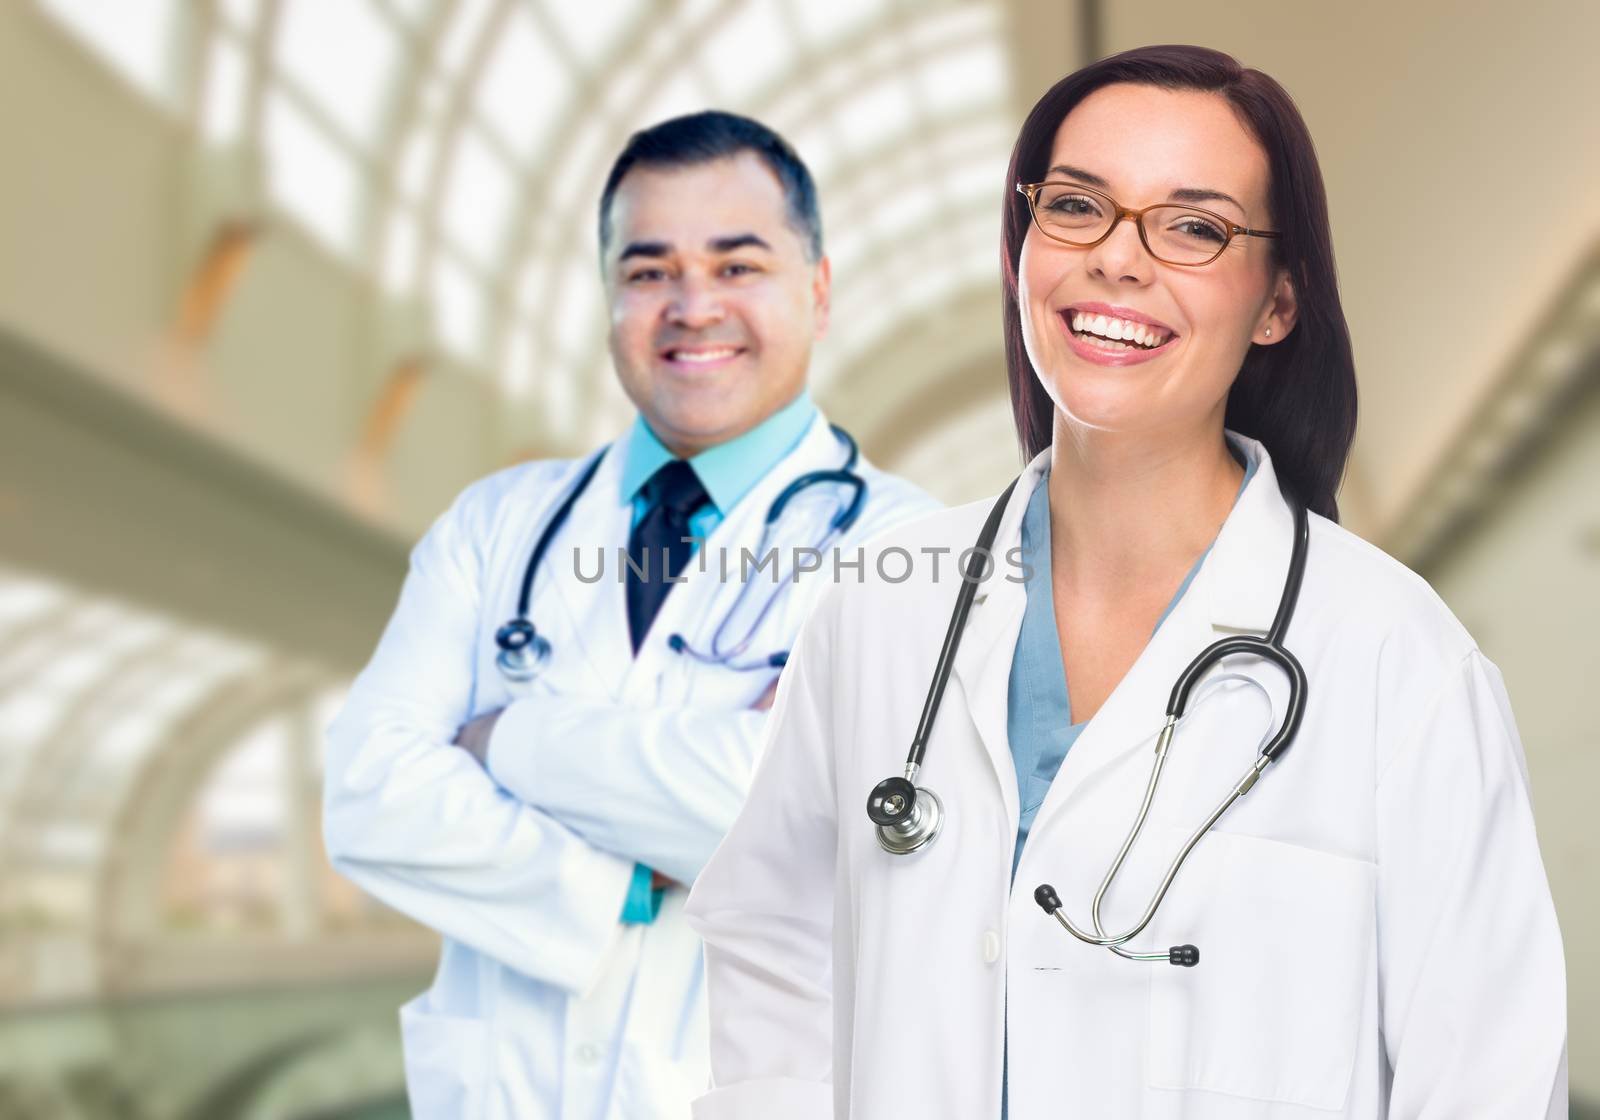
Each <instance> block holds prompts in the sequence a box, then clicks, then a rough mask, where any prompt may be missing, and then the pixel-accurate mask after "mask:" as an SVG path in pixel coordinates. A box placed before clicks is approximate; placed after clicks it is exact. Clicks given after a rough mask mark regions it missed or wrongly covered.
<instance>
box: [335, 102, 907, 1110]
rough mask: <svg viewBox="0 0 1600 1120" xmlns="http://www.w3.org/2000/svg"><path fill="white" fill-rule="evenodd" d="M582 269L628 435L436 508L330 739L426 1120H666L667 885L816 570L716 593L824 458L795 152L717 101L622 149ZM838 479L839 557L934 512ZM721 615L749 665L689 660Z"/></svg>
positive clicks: (691, 956) (682, 878)
mask: <svg viewBox="0 0 1600 1120" xmlns="http://www.w3.org/2000/svg"><path fill="white" fill-rule="evenodd" d="M600 252H601V258H602V271H603V275H604V283H605V288H606V293H607V296H608V299H609V304H610V313H611V328H610V340H609V341H610V349H611V353H612V357H613V360H614V363H615V367H616V370H617V373H618V376H619V378H620V380H621V383H622V387H623V389H624V390H625V391H626V393H627V394H628V396H629V398H630V399H631V400H632V401H633V403H634V404H635V405H636V406H637V408H638V410H639V415H638V418H637V420H636V421H635V422H634V424H633V426H632V428H631V430H630V431H628V432H627V433H626V434H625V435H624V436H622V437H621V438H619V439H617V440H616V441H614V442H613V443H612V444H610V445H609V446H608V447H606V448H605V449H604V450H603V454H601V455H600V456H599V458H598V466H597V467H596V469H595V472H594V473H593V475H592V477H591V478H589V479H588V481H587V483H586V484H582V485H580V481H581V479H582V477H583V475H584V473H585V470H586V468H587V467H588V466H590V465H591V463H593V462H594V461H595V457H594V456H589V457H585V458H584V459H582V460H577V461H544V462H534V463H525V464H522V465H519V466H516V467H513V468H511V469H509V470H506V471H502V472H500V473H498V474H494V475H491V476H489V477H488V478H485V479H483V480H480V481H479V482H477V483H474V484H473V485H471V486H469V487H468V488H467V489H466V490H465V491H464V492H463V493H462V494H461V495H460V496H459V497H458V498H457V499H456V501H455V503H454V504H453V505H452V506H451V507H450V509H449V510H448V511H447V512H445V513H444V514H443V515H442V516H441V517H440V518H439V519H438V520H437V521H436V522H435V523H434V525H433V526H432V528H431V529H430V530H429V531H428V533H427V535H426V536H425V537H424V538H423V539H422V541H421V542H420V543H419V544H418V545H417V546H416V549H415V550H414V552H413V553H412V557H411V569H410V573H409V575H408V576H407V578H406V582H405V586H404V588H403V590H402V592H401V595H400V600H399V604H398V606H397V608H396V611H395V614H394V616H393V618H392V619H391V620H390V622H389V625H388V627H387V629H386V630H385V631H384V634H383V636H382V639H381V641H380V642H379V645H378V648H377V651H376V653H375V654H374V655H373V658H372V661H371V663H370V664H369V665H368V666H367V668H366V669H365V670H364V671H363V672H362V674H361V675H360V676H359V677H358V678H357V680H356V682H355V684H354V686H353V688H352V691H351V693H350V696H349V699H348V700H347V702H346V704H345V706H344V708H343V710H342V711H341V712H340V713H339V715H338V717H337V718H336V719H335V721H334V722H333V724H332V725H331V727H330V728H329V730H328V736H327V745H328V751H327V779H326V788H325V805H324V809H325V820H324V828H325V837H326V843H327V847H328V852H329V855H330V858H331V859H332V861H333V863H334V866H335V867H336V868H338V870H339V871H341V872H342V873H343V874H345V875H347V876H348V877H350V878H351V879H352V880H354V881H355V882H356V883H358V884H359V885H361V886H362V887H363V888H365V889H366V890H368V891H370V892H371V893H372V894H374V895H376V896H377V897H378V898H380V899H382V900H383V901H384V902H385V903H387V904H388V905H390V906H392V907H394V908H395V909H397V910H399V911H401V912H402V913H405V914H407V915H409V916H411V917H412V918H415V919H416V920H417V921H419V922H422V923H423V924H425V925H427V926H429V927H431V928H433V929H435V930H437V931H439V933H440V934H441V935H442V936H443V950H442V956H441V959H440V963H439V968H438V973H437V975H436V977H435V980H434V984H433V986H432V988H431V989H430V990H429V991H428V992H426V993H425V994H423V995H421V996H419V997H418V998H417V999H415V1000H413V1001H412V1002H411V1003H409V1004H407V1005H406V1006H405V1007H404V1008H402V1010H401V1020H402V1027H403V1033H404V1042H405V1057H406V1081H407V1090H408V1094H409V1096H410V1100H411V1106H412V1109H413V1112H414V1114H415V1115H416V1116H417V1117H419V1118H424V1120H425V1118H430V1117H469V1118H479V1117H485V1118H487V1117H508V1118H509V1117H515V1118H517V1120H538V1118H545V1117H550V1118H554V1117H562V1118H564V1120H599V1118H602V1117H605V1118H611V1120H636V1118H654V1117H686V1116H688V1114H689V1106H688V1102H689V1100H690V1099H691V1098H692V1097H693V1096H694V1095H696V1094H697V1093H699V1092H700V1091H702V1090H703V1088H704V1086H705V1084H706V1083H707V1073H708V1067H707V1057H706V1047H707V1035H708V1029H707V1022H706V1004H705V995H704V985H703V970H702V956H701V946H700V942H699V940H698V938H697V937H696V936H695V935H694V934H693V933H692V932H691V931H690V929H689V928H688V926H687V925H686V923H685V922H684V920H683V917H682V904H683V899H684V896H685V894H686V891H685V890H684V889H683V886H682V885H685V884H689V883H692V882H693V880H694V878H695V876H696V874H697V873H698V872H699V870H700V868H701V866H702V865H703V864H704V863H705V861H706V860H707V859H708V858H709V857H710V855H711V853H712V851H713V849H714V848H715V847H716V845H717V843H718V842H719V841H720V839H721V837H722V835H723V833H724V832H725V831H726V829H727V827H728V825H729V824H730V823H731V822H732V820H733V818H734V816H735V814H736V813H737V811H738V809H739V807H740V804H741V802H742V800H743V796H744V793H745V789H746V786H747V784H748V781H749V778H750V775H751V773H752V771H753V768H754V763H755V753H756V749H757V746H758V743H759V740H760V734H761V730H762V725H763V723H764V721H765V718H766V711H765V709H766V708H767V707H768V706H769V705H770V704H771V700H772V695H773V690H774V689H775V687H776V678H777V674H778V669H777V668H775V667H770V666H768V665H766V664H764V663H762V662H761V660H760V659H761V658H764V657H766V655H768V654H769V653H772V652H781V651H785V650H787V649H788V647H789V646H790V645H791V644H792V642H793V638H794V635H795V633H796V632H797V631H798V629H799V625H800V622H801V621H802V619H803V617H804V615H805V612H806V610H807V608H808V607H809V604H810V602H811V600H812V598H813V596H814V594H815V592H816V590H817V589H818V587H819V586H820V585H821V582H822V581H825V580H828V579H830V578H832V576H833V575H834V574H836V573H837V572H838V569H835V568H834V567H833V566H832V565H831V564H828V563H824V564H822V565H821V566H820V570H819V571H817V572H815V573H814V574H809V575H803V576H801V577H800V578H798V579H797V580H790V579H780V580H778V581H776V582H775V581H774V580H773V578H772V575H771V574H770V569H769V570H767V571H762V570H759V569H758V570H756V571H754V572H751V571H750V569H749V568H748V567H746V568H745V569H744V570H745V572H746V575H747V578H748V579H750V580H752V581H755V584H756V585H755V586H752V587H750V588H748V591H747V598H746V599H745V600H744V601H742V602H740V601H738V595H739V591H740V570H741V568H740V560H741V550H749V552H750V553H752V554H755V553H757V551H758V549H759V548H760V547H761V542H762V525H763V522H764V520H765V519H766V516H767V513H768V510H769V508H770V507H771V506H772V504H773V502H774V500H775V499H776V498H777V497H778V496H779V494H780V493H781V492H782V491H783V490H784V489H785V488H786V487H787V486H788V485H789V484H790V483H791V482H793V481H794V480H795V479H796V478H798V477H799V476H801V475H803V474H805V473H807V472H811V471H819V470H823V471H826V470H838V469H839V468H841V467H844V466H845V465H846V461H847V457H848V454H849V452H848V449H847V447H846V444H845V442H844V441H843V440H841V438H839V437H838V436H837V435H836V434H835V433H834V432H833V431H832V430H831V429H830V426H829V424H828V423H827V421H826V420H825V419H824V417H823V416H822V415H821V414H820V413H819V411H818V410H817V408H816V406H815V405H814V404H813V403H812V402H811V400H810V398H809V396H808V394H807V390H806V370H807V366H808V364H809V359H810V354H811V346H812V344H813V341H814V340H816V339H818V338H820V337H821V336H822V334H823V332H824V330H825V328H826V325H827V320H828V310H829V303H828V300H829V280H830V273H829V264H828V261H827V258H826V257H825V256H824V255H823V253H822V238H821V226H820V221H819V218H818V214H817V207H816V196H815V190H814V187H813V184H812V180H811V177H810V174H809V172H808V171H807V170H806V168H805V166H804V165H803V164H802V163H801V161H800V160H799V158H798V157H797V156H796V155H795V153H794V151H793V150H792V149H791V148H790V147H789V145H788V144H787V143H785V142H784V141H783V140H782V139H781V138H780V137H778V136H777V135H775V134H774V133H772V132H771V131H770V130H768V129H767V128H765V127H764V126H762V125H760V124H758V123H756V122H754V121H751V120H748V119H746V118H742V117H737V116H733V115H731V114H727V113H721V112H706V113H699V114H695V115H692V116H688V117H680V118H677V119H674V120H670V121H667V122H665V123H663V124H660V125H657V126H655V127H653V128H651V129H647V130H645V131H643V132H640V133H637V134H635V135H634V136H633V137H632V139H631V140H630V141H629V143H628V145H627V147H626V148H625V149H624V150H623V152H622V153H621V154H620V155H619V156H618V158H617V160H616V163H615V164H614V166H613V168H612V170H611V173H610V175H609V177H608V179H607V182H606V185H605V189H604V191H603V193H602V196H601V200H600ZM853 469H854V471H855V472H856V473H857V474H858V475H859V476H860V477H861V478H862V479H863V480H864V481H865V483H866V493H865V503H864V507H863V509H862V512H861V514H860V516H859V517H858V519H857V520H856V521H855V522H854V524H853V525H852V526H851V527H850V528H849V529H848V531H847V532H846V533H845V534H844V535H843V536H842V537H840V538H838V539H837V540H836V541H835V542H834V545H835V547H837V548H838V549H839V550H840V555H841V556H843V557H844V558H845V560H846V562H848V559H849V557H850V556H852V555H853V554H855V553H856V551H857V546H858V545H859V544H860V543H861V542H863V541H865V540H866V539H867V538H868V537H870V536H871V535H873V534H874V533H875V532H877V531H878V530H880V529H883V528H885V527H887V526H889V525H891V524H893V523H896V522H898V521H901V520H903V519H905V518H907V517H909V516H912V515H914V514H917V513H920V512H924V511H926V510H929V509H931V508H933V503H932V501H931V499H929V498H928V497H927V496H926V495H924V494H923V493H922V492H920V491H919V490H917V489H916V488H914V487H913V486H911V485H909V484H908V483H906V482H904V481H902V480H900V479H897V478H894V477H892V476H889V475H886V474H885V473H883V472H882V471H879V470H877V469H876V468H874V467H873V466H871V465H870V464H868V463H867V462H866V461H865V460H864V459H858V460H857V461H856V463H855V465H854V468H853ZM574 493H576V495H577V496H576V499H575V500H574V501H573V503H572V505H571V509H570V514H569V515H568V517H567V518H566V520H565V522H564V523H562V524H561V526H560V528H559V529H558V531H557V532H556V533H555V535H554V537H553V539H552V540H551V542H550V546H549V547H548V549H547V550H546V552H545V555H544V558H543V561H542V563H541V565H540V566H539V570H538V571H537V574H536V577H535V579H534V582H533V586H532V593H531V597H530V601H529V608H528V611H527V617H528V619H529V621H531V622H532V624H533V625H534V626H535V627H536V628H537V630H538V633H539V635H540V636H541V638H542V639H543V640H545V641H548V642H549V643H550V648H551V652H550V656H549V658H548V660H547V661H546V662H545V665H544V668H543V671H542V673H540V674H539V675H538V676H536V677H535V678H534V679H533V680H531V681H526V682H519V681H514V680H509V679H508V678H507V676H506V675H505V674H503V673H502V672H501V671H499V669H498V668H497V665H496V655H497V654H498V653H499V647H498V646H497V643H496V634H497V631H499V630H500V629H501V627H502V626H503V625H504V624H505V623H506V622H507V620H510V619H515V618H516V617H517V616H518V592H519V588H520V585H521V582H522V578H523V572H524V569H525V567H526V565H527V563H528V559H529V556H530V554H531V553H532V551H533V549H534V545H535V541H536V540H537V539H538V537H539V535H540V534H541V532H542V531H543V530H544V529H545V528H546V526H547V525H548V524H549V522H550V520H551V518H552V516H553V514H554V513H555V511H556V510H557V509H558V508H559V507H560V505H561V504H562V503H563V501H564V500H566V499H568V498H569V497H571V496H572V495H573V494H574ZM849 498H850V490H849V488H848V487H847V486H844V485H842V484H839V483H831V484H830V483H825V484H821V485H813V486H809V487H807V488H806V489H805V490H804V491H802V492H801V496H800V497H797V498H796V499H795V500H794V501H792V502H791V503H790V504H789V507H788V508H787V509H786V511H785V513H784V516H783V517H782V518H781V519H780V520H779V522H778V525H777V527H776V529H775V531H774V535H773V539H772V541H771V544H772V545H773V546H775V547H776V548H777V549H779V551H780V553H783V551H784V550H790V549H794V548H797V547H798V548H805V547H807V546H813V545H815V544H817V542H818V541H819V540H821V539H822V537H823V535H824V533H825V531H826V528H827V518H828V516H829V515H831V514H833V513H835V512H836V511H837V510H838V509H839V508H840V507H841V506H842V505H843V503H845V502H847V501H848V500H849ZM685 538H689V539H687V540H685ZM624 548H625V549H626V554H625V555H626V557H627V560H628V562H627V563H621V562H619V557H618V552H619V550H621V549H624ZM696 554H698V555H696ZM663 559H665V560H666V561H667V563H666V564H665V565H663V563H662V561H663ZM785 564H786V566H787V561H785ZM664 566H665V568H666V571H663V567H664ZM724 570H726V571H727V572H728V576H727V578H724V577H723V572H724ZM597 573H598V578H597ZM847 573H848V569H846V570H845V575H844V578H849V577H848V574H847ZM774 596H776V598H775V599H774V605H773V607H772V609H771V610H769V611H767V612H765V614H762V612H761V611H760V610H759V605H760V604H761V603H763V602H766V601H767V600H768V599H769V598H771V597H774ZM730 613H732V614H736V615H738V616H739V617H737V618H733V619H729V615H730ZM725 619H727V620H728V628H727V633H726V634H725V635H723V637H722V641H721V648H724V649H725V648H726V646H727V645H728V644H729V643H730V642H735V641H737V640H738V638H740V637H742V636H743V635H744V634H746V633H750V634H751V640H750V642H749V645H748V649H747V651H746V654H745V660H744V661H741V662H740V663H739V664H741V665H744V664H747V663H748V662H749V661H750V660H751V659H752V658H754V659H755V660H756V662H757V664H759V665H760V668H757V669H755V670H754V671H752V670H750V669H749V668H739V667H730V666H729V665H728V664H726V663H718V662H717V661H716V659H714V658H712V659H703V658H697V657H695V656H693V655H692V654H691V653H689V652H684V651H683V649H682V648H681V647H683V646H685V645H687V647H689V649H690V650H692V651H699V652H701V653H705V652H708V651H713V650H714V646H715V645H716V643H715V642H714V636H715V634H716V631H717V629H718V625H719V624H720V623H722V622H723V621H724V620H725ZM678 635H682V638H681V639H679V638H678V637H677V636H678Z"/></svg>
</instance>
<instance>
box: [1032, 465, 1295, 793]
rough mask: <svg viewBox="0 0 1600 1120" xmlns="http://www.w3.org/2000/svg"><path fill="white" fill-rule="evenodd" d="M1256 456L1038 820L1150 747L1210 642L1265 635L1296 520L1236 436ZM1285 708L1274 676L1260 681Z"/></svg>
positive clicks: (1272, 479) (1267, 472)
mask: <svg viewBox="0 0 1600 1120" xmlns="http://www.w3.org/2000/svg"><path fill="white" fill-rule="evenodd" d="M1232 438H1233V439H1234V440H1235V441H1236V442H1239V443H1243V444H1245V445H1247V447H1248V448H1249V449H1250V451H1251V453H1252V454H1254V455H1255V456H1257V457H1258V462H1259V465H1258V466H1257V468H1256V473H1255V476H1254V477H1253V478H1252V479H1251V480H1250V484H1249V485H1248V486H1247V487H1246V488H1245V491H1244V493H1243V494H1241V495H1240V496H1239V500H1238V501H1237V502H1236V503H1235V504H1234V508H1233V510H1232V511H1231V512H1230V514H1229V515H1228V518H1227V520H1226V521H1225V522H1223V526H1222V529H1221V530H1220V531H1219V533H1218V535H1217V539H1216V542H1215V544H1214V545H1213V546H1212V549H1211V552H1210V554H1209V555H1208V556H1207V557H1206V559H1205V562H1204V563H1203V564H1202V565H1201V567H1200V571H1199V572H1198V573H1196V575H1195V578H1194V582H1193V583H1191V584H1190V585H1189V589H1188V590H1187V591H1186V592H1185V593H1184V596H1183V598H1182V599H1180V600H1179V601H1178V604H1177V605H1176V606H1175V607H1174V608H1173V610H1172V613H1171V614H1169V615H1168V616H1167V618H1166V620H1165V621H1164V622H1162V624H1161V626H1160V628H1159V629H1158V630H1157V631H1156V633H1155V634H1154V636H1153V637H1152V638H1151V639H1150V643H1149V644H1148V645H1147V646H1146V647H1145V649H1144V652H1143V653H1141V654H1140V656H1139V659H1138V660H1137V661H1136V662H1134V664H1133V667H1132V668H1131V669H1129V671H1128V673H1127V675H1126V676H1125V677H1123V679H1122V681H1121V682H1120V683H1119V684H1118V685H1117V687H1116V689H1115V690H1114V691H1113V692H1112V693H1111V695H1110V696H1109V697H1108V698H1107V699H1106V702H1105V703H1104V704H1103V705H1102V706H1101V708H1100V710H1099V711H1098V712H1096V713H1095V716H1094V718H1093V719H1092V720H1090V721H1089V725H1088V726H1087V727H1085V728H1084V729H1083V732H1082V734H1080V735H1079V737H1078V740H1077V742H1075V743H1074V744H1073V746H1072V749H1071V750H1070V751H1069V752H1068V754H1067V759H1066V761H1065V762H1064V763H1063V764H1062V767H1061V770H1060V773H1059V774H1058V775H1057V777H1056V780H1055V781H1054V782H1053V783H1052V784H1051V787H1050V789H1049V791H1048V792H1047V793H1046V795H1045V800H1044V803H1043V804H1042V805H1041V806H1040V809H1039V819H1040V821H1041V822H1043V821H1045V820H1046V819H1047V818H1049V817H1050V816H1051V815H1053V814H1055V813H1059V812H1063V811H1065V810H1066V809H1067V808H1068V807H1069V806H1071V805H1073V804H1074V803H1075V802H1077V800H1078V799H1079V798H1080V797H1081V796H1083V795H1086V794H1087V795H1090V796H1092V795H1093V792H1094V791H1095V790H1096V789H1098V788H1100V786H1101V785H1102V784H1103V783H1104V782H1105V781H1106V780H1108V779H1109V778H1110V776H1111V774H1112V771H1113V770H1114V769H1115V768H1116V767H1118V766H1119V765H1121V764H1122V763H1124V762H1125V761H1126V760H1127V759H1128V758H1129V756H1130V755H1131V754H1132V753H1134V752H1135V751H1141V754H1140V757H1141V758H1142V757H1143V753H1142V748H1151V747H1153V745H1154V743H1155V739H1156V736H1157V735H1158V734H1159V733H1160V730H1161V726H1162V724H1163V722H1164V721H1165V720H1166V710H1167V704H1168V703H1169V701H1170V699H1171V694H1172V688H1173V685H1174V684H1175V683H1176V682H1177V679H1178V676H1179V675H1180V674H1181V673H1182V672H1183V670H1184V669H1185V668H1187V667H1188V665H1189V663H1190V662H1191V661H1192V660H1194V658H1195V657H1196V656H1197V655H1198V654H1199V653H1200V652H1201V651H1202V650H1203V649H1205V648H1206V647H1207V646H1208V645H1210V644H1211V643H1212V642H1214V641H1216V640H1218V639H1219V638H1222V637H1226V636H1228V635H1230V634H1239V633H1247V632H1248V633H1257V634H1265V632H1266V631H1267V629H1268V628H1269V627H1270V626H1271V624H1272V617H1273V614H1274V612H1275V611H1276V608H1277V604H1278V597H1279V593H1280V591H1281V590H1282V587H1283V578H1284V575H1285V573H1286V572H1287V570H1288V565H1289V553H1290V546H1291V544H1292V539H1293V531H1294V521H1293V515H1292V514H1291V513H1290V511H1289V508H1288V506H1287V505H1286V504H1285V502H1284V499H1283V497H1282V495H1281V494H1280V492H1279V490H1278V480H1277V475H1276V473H1275V472H1274V470H1273V468H1272V461H1271V458H1270V457H1269V456H1268V455H1267V452H1266V449H1265V448H1264V447H1262V446H1261V445H1260V444H1259V443H1256V442H1255V441H1252V440H1247V439H1245V438H1244V437H1242V436H1238V435H1233V437H1232ZM1263 676H1264V677H1265V680H1264V685H1265V686H1266V687H1268V689H1269V692H1270V693H1271V694H1273V697H1274V703H1275V704H1278V703H1279V697H1278V694H1279V693H1280V692H1281V691H1282V689H1281V687H1280V685H1281V682H1280V681H1278V680H1277V677H1278V674H1277V673H1275V672H1269V673H1265V674H1263Z"/></svg>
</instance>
